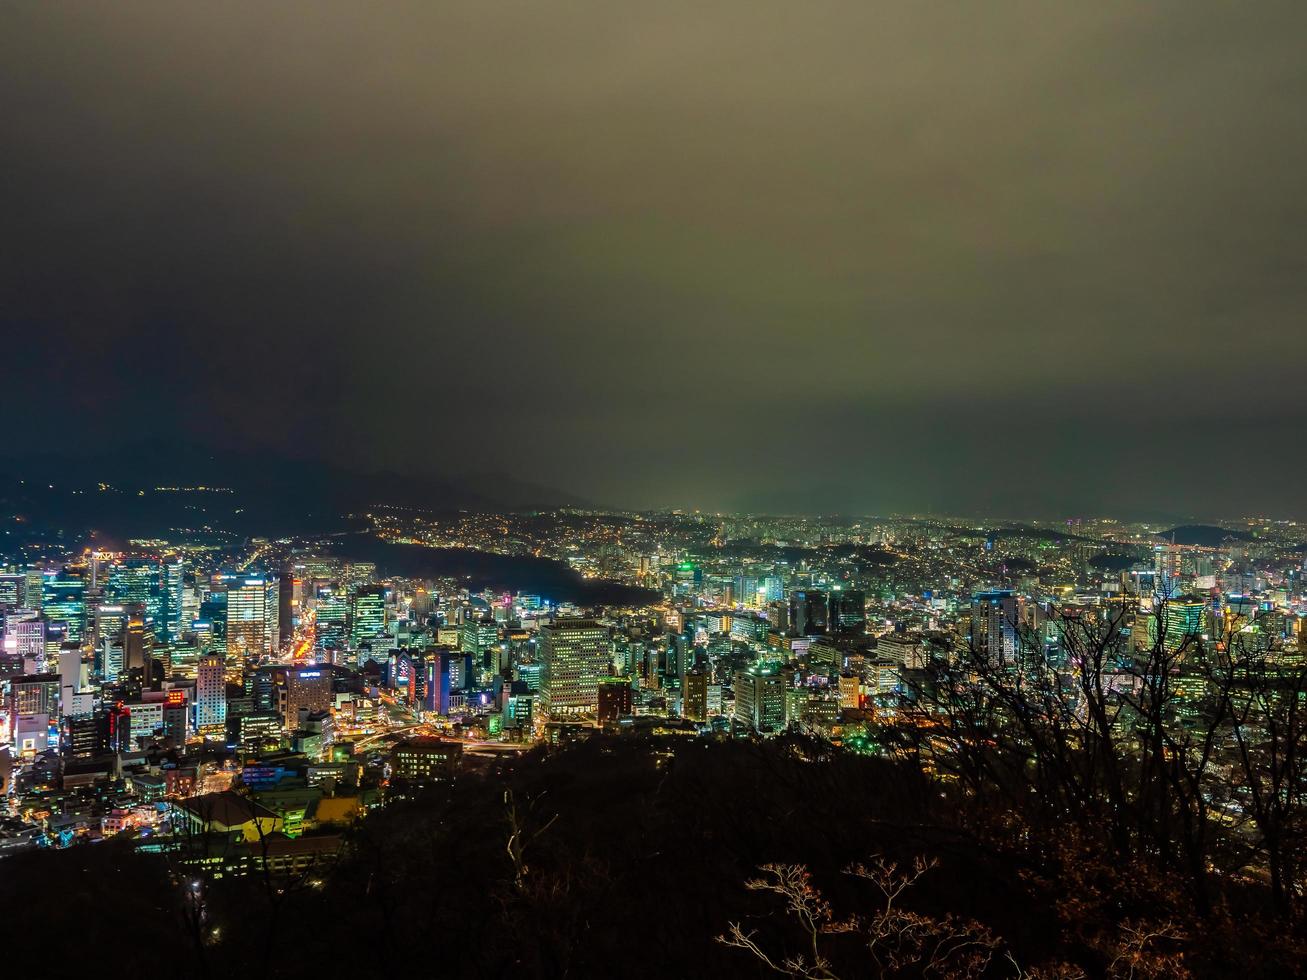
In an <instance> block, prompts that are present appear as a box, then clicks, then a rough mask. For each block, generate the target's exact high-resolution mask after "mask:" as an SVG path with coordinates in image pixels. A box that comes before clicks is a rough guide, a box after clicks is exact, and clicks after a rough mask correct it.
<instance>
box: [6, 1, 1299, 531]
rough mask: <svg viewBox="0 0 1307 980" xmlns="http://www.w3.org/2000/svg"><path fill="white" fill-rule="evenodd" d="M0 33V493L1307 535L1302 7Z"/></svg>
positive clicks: (1168, 6)
mask: <svg viewBox="0 0 1307 980" xmlns="http://www.w3.org/2000/svg"><path fill="white" fill-rule="evenodd" d="M3 16H4V23H3V29H0V119H3V120H4V140H5V152H4V155H3V159H4V165H3V175H4V179H3V180H0V215H3V219H2V220H0V249H3V254H2V255H0V259H3V262H2V263H0V329H2V330H3V331H4V334H5V338H6V340H5V346H6V353H7V355H8V357H7V360H8V361H9V362H10V370H9V371H8V372H6V392H5V398H6V402H7V404H8V405H9V406H11V407H12V409H13V411H14V412H15V413H21V415H22V421H21V423H19V424H15V425H11V427H10V431H9V433H8V434H7V437H6V439H7V444H8V445H9V446H10V447H11V448H16V449H26V448H31V447H32V446H34V445H42V444H50V443H57V444H60V445H64V446H69V447H73V448H76V447H78V446H79V445H91V444H95V445H99V446H102V445H104V444H106V443H107V444H112V443H113V442H114V441H115V440H123V441H126V440H128V439H129V438H139V437H142V436H148V437H157V436H164V437H170V438H177V439H186V440H195V441H198V442H201V443H214V444H219V445H228V446H231V445H241V446H244V445H252V446H258V447H265V448H268V449H270V450H274V451H277V452H288V451H293V452H296V453H307V454H311V455H313V454H316V455H322V456H330V457H334V458H336V459H344V460H347V461H357V462H358V463H359V465H361V466H396V467H400V468H407V469H409V470H412V471H429V472H445V473H463V472H472V471H491V470H510V471H513V472H515V473H517V474H518V475H520V476H523V477H527V478H530V479H533V480H536V481H540V482H544V483H553V484H556V485H558V486H560V487H563V488H565V489H567V490H570V491H574V492H577V493H580V494H582V495H585V496H588V497H590V498H592V499H597V500H601V501H609V502H614V503H622V504H633V505H700V506H710V507H721V506H764V505H765V506H771V507H780V508H808V507H821V508H838V509H844V510H859V511H862V510H883V509H889V508H894V509H908V510H922V509H928V508H931V509H976V510H988V511H998V512H1003V513H1013V512H1018V511H1039V512H1061V513H1066V512H1084V511H1088V510H1094V509H1100V508H1101V509H1117V510H1127V511H1148V512H1164V513H1178V514H1184V513H1195V514H1239V513H1246V512H1251V511H1270V512H1276V513H1286V514H1294V515H1301V512H1302V507H1301V505H1300V503H1299V501H1300V499H1301V495H1300V493H1299V492H1298V488H1299V487H1300V486H1302V484H1303V480H1304V478H1307V453H1305V452H1304V446H1303V440H1302V437H1301V435H1300V433H1301V432H1302V431H1303V426H1304V424H1307V399H1304V398H1303V397H1302V394H1301V392H1302V374H1303V368H1302V365H1303V360H1304V355H1307V329H1304V324H1303V315H1304V311H1305V310H1307V295H1305V293H1307V268H1304V265H1305V264H1307V220H1305V219H1307V186H1305V185H1307V127H1304V126H1303V125H1302V108H1301V107H1302V106H1303V104H1304V103H1305V102H1307V59H1304V58H1303V57H1302V42H1301V38H1302V36H1303V30H1304V28H1307V8H1304V7H1303V6H1302V4H1300V3H1278V2H1268V3H1262V4H1257V5H1254V6H1248V5H1243V6H1235V5H1229V4H1224V3H1208V2H1186V3H1163V4H1152V5H1139V4H1128V3H1119V4H1118V3H1095V4H1047V3H1043V2H1019V3H975V4H948V5H945V4H886V3H869V2H865V0H863V2H847V3H845V2H831V3H819V4H793V3H779V2H777V3H770V2H762V3H759V2H756V0H750V2H747V3H746V2H743V0H730V2H723V3H710V4H703V3H689V2H684V3H682V2H669V3H659V4H645V5H635V4H613V3H602V2H598V0H573V2H561V3H525V2H519V3H489V4H488V3H483V2H460V3H447V2H422V3H412V4H380V5H372V4H368V5H364V4H354V3H303V4H267V3H234V4H233V3H227V4H221V5H199V6H194V5H190V6H182V7H179V6H177V5H173V4H163V3H136V4H130V5H117V4H115V5H106V4H79V3H69V4H42V5H28V6H19V7H10V8H8V9H7V10H6V12H5V14H4V15H3ZM11 417H17V416H16V415H13V414H11Z"/></svg>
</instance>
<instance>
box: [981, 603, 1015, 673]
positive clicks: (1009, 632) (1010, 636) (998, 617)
mask: <svg viewBox="0 0 1307 980" xmlns="http://www.w3.org/2000/svg"><path fill="white" fill-rule="evenodd" d="M1020 621H1021V620H1020V609H1019V608H1018V603H1017V597H1016V594H1015V593H1014V592H1013V591H1012V590H1011V589H996V590H994V591H990V592H977V593H976V594H975V595H973V596H972V597H971V646H972V649H973V650H974V651H975V652H976V653H977V654H978V655H980V656H981V657H983V658H985V659H986V660H989V661H993V662H996V663H999V662H1001V663H1010V662H1011V661H1012V660H1014V659H1015V658H1016V654H1017V625H1018V623H1020Z"/></svg>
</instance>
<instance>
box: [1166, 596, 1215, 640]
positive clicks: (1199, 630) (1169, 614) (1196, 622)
mask: <svg viewBox="0 0 1307 980" xmlns="http://www.w3.org/2000/svg"><path fill="white" fill-rule="evenodd" d="M1206 612H1207V604H1206V603H1205V602H1203V600H1202V599H1201V598H1200V597H1198V596H1182V597H1180V598H1177V599H1171V600H1169V601H1167V602H1165V603H1163V604H1161V605H1160V607H1159V608H1158V611H1157V613H1156V615H1155V617H1154V621H1155V623H1156V624H1157V625H1158V626H1160V627H1161V630H1162V633H1163V635H1164V636H1165V638H1166V639H1165V641H1164V642H1165V646H1166V650H1167V651H1168V652H1169V653H1175V652H1176V651H1178V650H1180V649H1182V648H1185V647H1190V648H1192V647H1193V646H1194V645H1195V644H1196V643H1197V642H1198V641H1199V640H1200V639H1201V638H1202V634H1203V632H1204V627H1205V626H1206V622H1205V621H1206V618H1207V617H1206Z"/></svg>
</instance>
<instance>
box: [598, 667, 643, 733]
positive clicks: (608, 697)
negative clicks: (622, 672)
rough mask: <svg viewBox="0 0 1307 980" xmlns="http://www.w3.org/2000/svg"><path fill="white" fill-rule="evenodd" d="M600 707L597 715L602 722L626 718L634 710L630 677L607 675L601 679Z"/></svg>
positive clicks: (599, 691)
mask: <svg viewBox="0 0 1307 980" xmlns="http://www.w3.org/2000/svg"><path fill="white" fill-rule="evenodd" d="M596 696H597V698H598V707H597V708H596V711H595V717H596V719H597V720H598V721H599V723H600V724H602V723H603V722H606V721H617V719H618V718H626V717H629V716H630V715H631V712H632V711H633V710H634V705H635V702H634V699H633V697H632V695H631V680H630V678H628V677H605V678H603V679H602V680H600V681H599V690H598V693H597V695H596Z"/></svg>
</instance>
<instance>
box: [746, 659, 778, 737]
mask: <svg viewBox="0 0 1307 980" xmlns="http://www.w3.org/2000/svg"><path fill="white" fill-rule="evenodd" d="M788 687H789V678H788V676H787V675H786V674H785V673H782V672H781V670H780V668H778V667H776V666H774V665H771V664H767V665H764V664H755V665H754V666H752V667H750V668H749V669H748V670H737V671H736V672H735V715H734V717H735V723H736V724H737V725H740V726H742V727H744V728H747V729H749V730H750V731H755V732H758V733H759V734H760V735H770V734H774V733H776V732H779V731H781V730H782V729H784V728H785V692H786V689H787V688H788Z"/></svg>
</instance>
